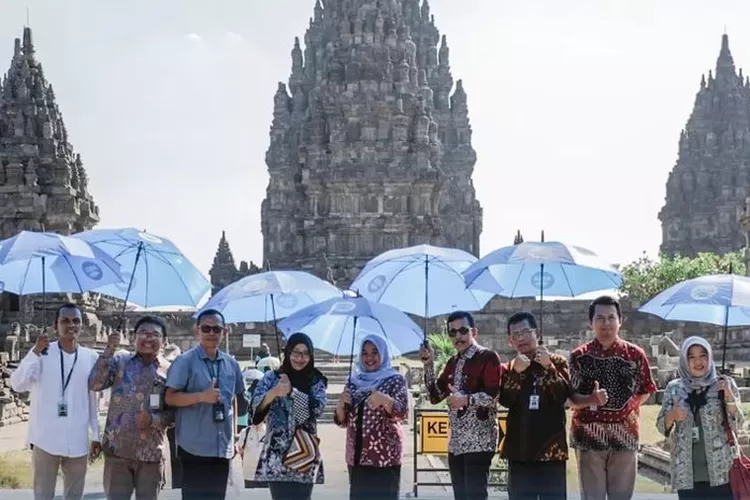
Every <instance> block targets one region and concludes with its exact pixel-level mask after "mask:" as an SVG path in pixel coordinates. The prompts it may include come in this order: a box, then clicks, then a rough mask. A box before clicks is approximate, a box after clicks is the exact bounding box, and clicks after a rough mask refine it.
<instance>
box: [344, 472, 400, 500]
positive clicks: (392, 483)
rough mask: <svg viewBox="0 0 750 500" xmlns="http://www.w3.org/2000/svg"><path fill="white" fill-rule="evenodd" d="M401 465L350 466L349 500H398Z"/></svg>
mask: <svg viewBox="0 0 750 500" xmlns="http://www.w3.org/2000/svg"><path fill="white" fill-rule="evenodd" d="M400 486H401V466H400V465H396V466H393V467H366V466H361V465H360V466H356V467H349V500H398V494H399V490H400Z"/></svg>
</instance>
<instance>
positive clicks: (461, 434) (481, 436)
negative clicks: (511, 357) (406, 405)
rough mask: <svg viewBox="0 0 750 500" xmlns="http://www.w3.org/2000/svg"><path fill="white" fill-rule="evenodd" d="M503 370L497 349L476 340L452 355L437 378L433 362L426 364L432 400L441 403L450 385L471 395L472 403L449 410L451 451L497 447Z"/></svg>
mask: <svg viewBox="0 0 750 500" xmlns="http://www.w3.org/2000/svg"><path fill="white" fill-rule="evenodd" d="M500 371H501V363H500V358H499V357H498V355H497V353H496V352H494V351H491V350H489V349H485V348H484V347H480V346H478V345H476V344H475V345H472V346H471V347H469V348H468V349H466V351H464V352H463V353H460V354H456V355H454V356H452V357H451V358H450V359H449V360H448V362H447V363H446V365H445V368H443V371H442V372H441V373H440V376H439V377H437V378H436V377H435V370H434V368H433V367H432V366H431V365H428V366H427V367H426V368H425V373H424V378H425V386H426V387H427V392H428V393H429V395H430V402H431V403H432V404H438V403H440V402H441V401H443V400H444V399H446V398H447V397H448V396H450V388H449V387H448V386H453V388H454V389H455V390H456V391H458V392H459V393H461V394H464V395H469V405H468V407H466V408H461V409H458V410H449V411H448V421H449V424H450V438H449V440H448V452H449V453H451V454H453V455H462V454H465V453H477V452H492V453H495V452H496V451H497V440H498V435H499V429H498V424H497V397H498V394H499V392H500Z"/></svg>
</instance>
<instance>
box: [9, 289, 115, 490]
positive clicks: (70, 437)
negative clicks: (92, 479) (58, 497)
mask: <svg viewBox="0 0 750 500" xmlns="http://www.w3.org/2000/svg"><path fill="white" fill-rule="evenodd" d="M82 320H83V316H82V314H81V310H80V309H79V308H78V306H76V305H75V304H65V305H63V306H61V307H60V308H59V309H58V310H57V315H56V317H55V328H56V330H57V337H58V340H57V341H56V342H50V341H49V338H48V337H47V335H46V334H42V335H40V336H39V338H38V339H37V341H36V345H35V346H34V348H33V349H32V350H31V351H30V352H29V353H28V354H27V355H26V357H24V358H23V360H22V361H21V363H20V364H19V365H18V368H17V369H16V370H15V371H14V372H13V373H12V374H11V376H10V384H11V387H12V388H13V390H15V391H17V392H30V393H31V415H30V419H29V445H30V446H31V448H32V467H33V469H34V499H35V500H52V499H53V498H54V496H55V486H56V484H57V473H58V470H59V469H60V468H62V474H63V498H64V499H65V500H80V499H81V498H82V497H83V489H84V485H85V482H86V468H87V458H88V457H91V458H92V459H93V458H96V457H97V456H98V455H99V453H100V452H101V445H100V444H99V415H98V413H99V411H98V404H97V395H96V393H95V392H91V391H89V386H88V379H89V373H91V369H92V368H93V366H94V364H96V360H97V358H98V355H97V353H96V351H94V350H92V349H88V348H86V347H81V346H80V345H78V336H79V335H80V333H81V328H82V326H83V325H82V323H83V321H82ZM89 429H90V430H91V434H92V436H91V439H92V441H91V444H89Z"/></svg>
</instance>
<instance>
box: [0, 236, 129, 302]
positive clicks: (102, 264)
mask: <svg viewBox="0 0 750 500" xmlns="http://www.w3.org/2000/svg"><path fill="white" fill-rule="evenodd" d="M114 283H120V284H121V283H122V276H121V274H120V265H119V264H118V263H117V262H116V261H115V260H114V259H112V258H111V257H109V256H108V255H107V254H106V253H104V252H102V251H101V250H99V249H97V248H96V247H94V246H93V245H90V244H89V243H86V242H85V241H81V240H78V239H76V238H72V237H69V236H62V235H59V234H55V233H47V232H34V231H21V232H20V233H18V234H17V235H15V236H13V237H11V238H8V239H5V240H2V241H0V290H2V291H6V292H11V293H15V294H17V295H31V294H37V293H40V294H46V293H84V292H88V291H91V290H93V289H95V288H97V287H100V286H102V285H111V284H114Z"/></svg>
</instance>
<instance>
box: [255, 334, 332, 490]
mask: <svg viewBox="0 0 750 500" xmlns="http://www.w3.org/2000/svg"><path fill="white" fill-rule="evenodd" d="M327 385H328V380H327V379H326V378H325V377H324V376H323V374H322V373H320V371H318V370H317V369H316V368H315V358H314V356H313V344H312V341H311V340H310V338H309V337H308V336H307V335H305V334H304V333H295V334H294V335H292V336H291V337H289V340H288V341H287V344H286V347H285V348H284V361H283V363H282V365H281V368H279V370H276V371H269V372H267V373H266V374H265V375H264V376H263V378H262V379H261V381H260V382H259V383H258V386H257V387H256V388H255V392H254V393H253V398H252V407H253V424H256V425H257V424H259V423H260V422H262V421H263V420H266V436H265V438H264V443H263V450H262V451H261V454H260V460H259V461H258V468H257V471H256V474H255V479H256V481H263V482H268V486H269V489H270V491H271V498H272V499H273V500H309V499H310V496H311V495H312V490H313V484H316V483H317V484H322V483H323V462H322V459H321V457H320V454H319V452H317V453H314V454H313V455H314V457H313V458H311V459H310V460H305V459H306V458H308V457H307V456H303V457H302V458H301V459H300V460H296V461H295V462H294V463H291V462H290V461H291V460H292V458H293V457H300V453H299V450H300V447H299V446H298V445H299V443H300V436H306V437H307V438H308V439H307V442H309V441H310V440H313V441H315V442H316V443H317V419H318V418H319V417H320V416H321V415H322V414H323V410H324V409H325V406H326V401H327V398H326V387H327ZM302 448H305V447H304V446H303V447H302ZM317 449H318V448H317V446H315V450H317ZM302 455H304V454H302Z"/></svg>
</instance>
